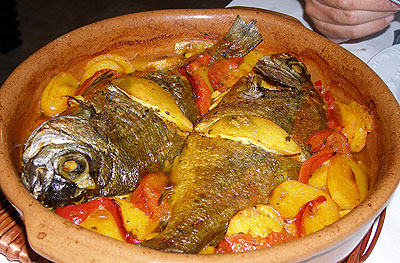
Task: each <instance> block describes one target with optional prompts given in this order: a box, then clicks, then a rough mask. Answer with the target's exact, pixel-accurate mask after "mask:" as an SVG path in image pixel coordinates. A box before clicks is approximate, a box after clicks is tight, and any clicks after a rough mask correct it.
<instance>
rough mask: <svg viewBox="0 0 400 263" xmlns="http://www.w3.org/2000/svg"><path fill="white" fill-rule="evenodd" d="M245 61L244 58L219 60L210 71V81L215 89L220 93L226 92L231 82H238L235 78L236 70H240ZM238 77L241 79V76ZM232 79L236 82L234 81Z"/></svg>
mask: <svg viewBox="0 0 400 263" xmlns="http://www.w3.org/2000/svg"><path fill="white" fill-rule="evenodd" d="M243 61H244V58H243V57H231V58H228V59H221V60H218V61H216V62H215V63H214V64H212V65H211V67H210V69H209V70H208V79H209V80H210V82H211V84H212V86H213V88H214V89H215V90H218V91H220V92H224V91H226V90H227V89H228V88H229V86H230V85H228V84H230V83H229V82H230V81H231V82H232V81H233V82H236V81H237V80H238V78H236V77H235V70H236V69H238V68H239V66H240V64H242V63H243ZM238 77H239V78H240V76H239V75H238ZM232 78H233V79H234V80H232ZM232 84H234V83H232Z"/></svg>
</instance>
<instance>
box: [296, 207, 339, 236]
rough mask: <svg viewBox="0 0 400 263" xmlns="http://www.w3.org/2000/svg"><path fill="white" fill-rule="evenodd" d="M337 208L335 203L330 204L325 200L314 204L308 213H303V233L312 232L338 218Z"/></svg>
mask: <svg viewBox="0 0 400 263" xmlns="http://www.w3.org/2000/svg"><path fill="white" fill-rule="evenodd" d="M339 218H340V217H339V209H338V207H337V206H336V205H332V204H330V203H329V202H327V201H325V202H322V203H319V204H316V205H314V206H313V207H312V208H311V209H310V210H309V213H306V214H305V215H304V218H303V220H304V230H305V234H306V235H308V234H311V233H314V232H316V231H318V230H320V229H322V228H324V227H326V226H328V225H330V224H332V223H334V222H336V221H337V220H339Z"/></svg>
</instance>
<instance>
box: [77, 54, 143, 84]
mask: <svg viewBox="0 0 400 263" xmlns="http://www.w3.org/2000/svg"><path fill="white" fill-rule="evenodd" d="M101 69H111V70H115V71H118V72H119V73H121V74H124V73H131V72H133V71H134V70H135V69H134V67H133V66H132V64H131V63H130V62H129V60H128V59H127V58H124V57H123V56H120V55H115V54H104V55H100V56H97V57H95V58H93V59H91V60H90V61H89V62H88V63H87V64H86V66H85V72H84V73H83V75H82V78H81V81H80V82H81V83H83V82H84V81H85V80H86V79H88V78H90V77H91V76H92V75H93V74H94V73H96V72H97V71H99V70H101Z"/></svg>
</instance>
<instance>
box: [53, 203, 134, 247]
mask: <svg viewBox="0 0 400 263" xmlns="http://www.w3.org/2000/svg"><path fill="white" fill-rule="evenodd" d="M101 207H103V208H105V209H107V210H108V211H109V212H110V213H111V215H112V216H113V218H114V221H115V223H116V224H117V226H118V231H119V233H120V235H121V236H122V238H123V239H124V240H125V241H126V242H128V243H132V244H137V243H140V242H141V240H138V239H136V238H135V237H133V236H131V235H130V234H129V233H128V231H127V230H126V228H125V226H124V220H123V217H122V212H121V207H120V206H119V204H118V202H117V201H115V200H113V199H110V198H99V199H94V200H92V201H89V202H87V203H83V204H79V205H68V206H64V207H59V208H57V209H56V213H57V214H58V215H60V216H62V217H64V218H65V219H68V220H70V221H72V222H73V223H75V224H80V223H82V222H83V221H85V220H86V218H87V217H88V216H89V215H90V214H91V213H92V212H93V211H94V210H95V209H98V208H101Z"/></svg>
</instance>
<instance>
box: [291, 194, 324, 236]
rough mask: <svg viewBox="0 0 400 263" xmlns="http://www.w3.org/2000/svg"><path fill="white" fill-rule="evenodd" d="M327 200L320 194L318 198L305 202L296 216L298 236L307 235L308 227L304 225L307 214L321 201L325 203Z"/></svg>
mask: <svg viewBox="0 0 400 263" xmlns="http://www.w3.org/2000/svg"><path fill="white" fill-rule="evenodd" d="M325 201H326V197H325V196H323V195H320V196H318V197H317V198H315V199H313V200H311V201H309V202H307V203H305V204H304V205H303V206H302V207H301V208H300V210H299V212H298V213H297V215H296V217H295V219H294V220H295V223H296V227H297V236H298V237H303V236H305V235H306V229H305V226H304V218H305V217H306V216H309V215H310V211H311V209H312V208H313V207H314V206H315V205H317V204H320V203H323V202H325Z"/></svg>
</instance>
